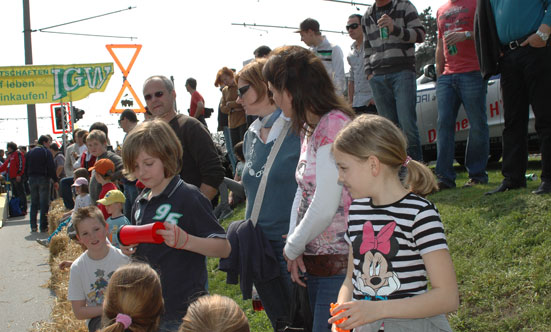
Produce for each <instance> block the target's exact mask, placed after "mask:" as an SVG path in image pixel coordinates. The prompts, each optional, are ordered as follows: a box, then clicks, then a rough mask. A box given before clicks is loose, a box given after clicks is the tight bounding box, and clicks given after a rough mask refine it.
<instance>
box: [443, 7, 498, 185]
mask: <svg viewBox="0 0 551 332" xmlns="http://www.w3.org/2000/svg"><path fill="white" fill-rule="evenodd" d="M475 11H476V0H448V1H447V2H446V3H445V4H444V5H442V6H441V7H440V8H439V9H438V11H437V13H436V21H437V25H438V44H437V46H436V76H437V77H438V81H437V84H436V99H437V102H438V122H437V125H436V148H437V159H436V175H437V177H438V186H439V188H440V190H443V189H449V188H454V187H455V176H456V175H455V170H454V168H453V160H454V155H455V151H454V150H455V122H456V119H457V113H458V111H459V107H460V106H461V104H463V106H464V108H465V112H466V113H467V118H468V120H469V126H470V128H469V138H468V140H467V147H466V151H465V166H466V167H467V170H468V172H469V180H468V181H467V183H465V184H464V185H463V187H472V186H474V185H477V184H480V183H487V182H488V174H487V173H486V165H487V161H488V153H489V149H490V143H489V132H488V122H487V117H486V90H487V81H486V80H484V79H483V78H482V74H481V73H480V66H479V64H478V58H477V56H476V49H475V44H474V39H473V32H472V31H473V27H474V16H475Z"/></svg>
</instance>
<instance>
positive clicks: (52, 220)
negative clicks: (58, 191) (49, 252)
mask: <svg viewBox="0 0 551 332" xmlns="http://www.w3.org/2000/svg"><path fill="white" fill-rule="evenodd" d="M65 212H67V209H66V208H65V205H64V204H63V199H61V198H58V199H56V200H54V201H53V202H52V203H51V204H50V209H49V210H48V233H49V234H52V233H53V232H54V231H55V229H56V228H57V226H58V225H59V223H60V222H61V221H62V220H61V219H62V216H63V214H65Z"/></svg>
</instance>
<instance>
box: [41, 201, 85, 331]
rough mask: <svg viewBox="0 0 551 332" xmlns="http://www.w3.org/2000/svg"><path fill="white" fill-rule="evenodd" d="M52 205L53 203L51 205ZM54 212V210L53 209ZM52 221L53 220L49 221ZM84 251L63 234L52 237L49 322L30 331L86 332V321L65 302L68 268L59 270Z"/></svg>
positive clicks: (42, 323) (69, 303)
mask: <svg viewBox="0 0 551 332" xmlns="http://www.w3.org/2000/svg"><path fill="white" fill-rule="evenodd" d="M52 204H53V203H52ZM54 210H55V209H54ZM50 220H53V219H50ZM56 227H57V226H56ZM83 252H84V249H83V248H82V246H81V245H80V244H79V243H78V242H76V241H72V240H70V239H69V237H68V236H67V234H66V233H65V232H61V233H60V234H57V235H56V236H54V237H53V238H52V240H51V242H50V259H49V262H50V270H51V276H50V281H49V283H48V287H49V288H50V289H51V290H52V291H53V292H54V293H55V294H56V297H55V298H54V306H53V308H52V313H51V321H50V322H38V323H36V324H35V325H34V326H33V328H32V329H31V331H39V332H87V331H88V328H87V327H86V321H84V320H78V319H76V318H75V316H74V314H73V309H72V307H71V302H70V301H68V300H67V292H68V286H69V271H70V269H69V268H66V269H64V270H61V269H60V268H59V264H60V263H61V262H63V261H74V260H75V259H77V258H78V256H80V255H81V254H82V253H83Z"/></svg>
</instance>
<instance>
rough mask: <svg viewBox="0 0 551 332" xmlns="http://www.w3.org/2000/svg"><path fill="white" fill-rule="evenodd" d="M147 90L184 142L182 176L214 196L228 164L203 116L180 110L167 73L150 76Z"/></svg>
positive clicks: (155, 110)
mask: <svg viewBox="0 0 551 332" xmlns="http://www.w3.org/2000/svg"><path fill="white" fill-rule="evenodd" d="M143 94H144V99H145V102H146V103H147V106H148V107H149V110H150V111H151V113H152V114H153V116H154V117H155V118H156V119H161V120H163V121H166V122H167V123H168V124H169V125H170V127H171V128H172V129H173V130H174V132H175V133H176V136H178V138H179V139H180V143H182V148H183V149H184V154H183V157H182V169H181V171H180V177H181V178H182V180H184V181H185V182H187V183H190V184H193V185H195V186H197V187H198V188H199V190H200V191H201V192H202V193H203V195H205V196H206V197H207V198H208V199H209V200H212V199H213V198H214V197H215V196H216V194H217V193H218V189H217V188H218V186H220V183H222V180H223V179H224V168H223V167H222V163H221V162H220V158H219V156H218V152H217V151H216V147H215V146H214V142H213V141H212V138H211V137H210V134H209V132H208V131H207V130H206V129H205V127H203V125H202V124H201V122H199V120H197V119H195V118H193V117H191V116H187V115H184V114H177V113H176V109H175V108H174V101H175V99H176V91H175V90H174V86H173V85H172V81H170V79H168V78H167V77H165V76H152V77H150V78H148V79H146V80H145V83H144V86H143Z"/></svg>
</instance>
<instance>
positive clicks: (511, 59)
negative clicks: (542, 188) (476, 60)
mask: <svg viewBox="0 0 551 332" xmlns="http://www.w3.org/2000/svg"><path fill="white" fill-rule="evenodd" d="M549 59H551V46H547V47H542V48H534V47H531V46H526V47H519V48H518V49H516V50H514V51H510V52H506V54H505V55H504V56H503V57H502V58H500V66H501V88H502V91H503V108H504V118H505V127H504V129H503V164H502V169H501V173H502V174H503V176H504V177H505V179H504V182H505V183H507V184H509V185H513V186H518V185H524V186H525V185H526V178H525V173H526V167H527V164H528V151H527V149H528V148H527V139H528V138H527V137H528V115H529V108H528V107H529V106H530V105H531V106H532V111H533V112H534V116H535V118H536V124H535V127H536V132H537V133H538V138H539V141H540V151H541V180H542V181H551V111H550V108H549V105H551V61H549Z"/></svg>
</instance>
